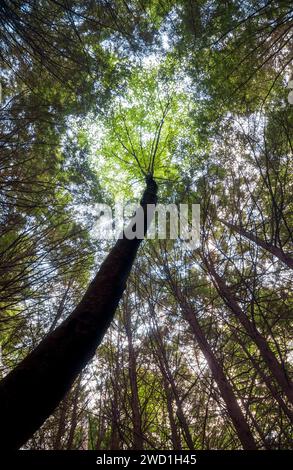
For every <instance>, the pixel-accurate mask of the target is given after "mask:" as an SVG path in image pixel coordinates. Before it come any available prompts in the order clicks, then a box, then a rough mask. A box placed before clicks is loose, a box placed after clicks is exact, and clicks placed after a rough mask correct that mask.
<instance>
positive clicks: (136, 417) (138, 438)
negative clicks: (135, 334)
mask: <svg viewBox="0 0 293 470" xmlns="http://www.w3.org/2000/svg"><path fill="white" fill-rule="evenodd" d="M123 313H124V322H125V331H126V336H127V340H128V355H129V358H128V360H129V381H130V388H131V410H132V420H133V449H134V450H143V436H142V425H141V413H140V404H139V396H138V387H137V373H136V370H137V363H136V355H135V350H134V347H133V339H132V325H131V313H130V311H129V306H128V305H126V306H125V308H124V309H123Z"/></svg>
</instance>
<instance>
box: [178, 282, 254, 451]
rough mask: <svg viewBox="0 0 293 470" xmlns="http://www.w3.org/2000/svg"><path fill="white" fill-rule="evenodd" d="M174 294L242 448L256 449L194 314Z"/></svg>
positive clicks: (233, 395) (246, 424) (180, 296)
mask: <svg viewBox="0 0 293 470" xmlns="http://www.w3.org/2000/svg"><path fill="white" fill-rule="evenodd" d="M174 294H175V296H176V298H177V299H178V300H179V304H180V307H181V309H182V313H183V316H184V318H185V319H186V320H187V322H188V323H189V325H190V327H191V330H192V332H193V334H194V336H195V339H196V341H197V343H198V345H199V347H200V349H201V351H202V353H203V355H204V357H205V359H206V361H207V362H208V365H209V367H210V370H211V372H212V375H213V378H214V380H215V382H216V383H217V385H218V388H219V390H220V393H221V396H222V398H223V400H224V402H225V404H226V407H227V411H228V414H229V416H230V418H231V421H232V423H233V425H234V428H235V431H236V433H237V435H238V438H239V440H240V442H241V444H242V446H243V448H244V449H246V450H252V449H257V445H256V443H255V440H254V437H253V434H252V432H251V430H250V428H249V426H248V423H247V421H246V419H245V417H244V415H243V413H242V410H241V408H240V406H239V404H238V402H237V399H236V397H235V394H234V391H233V389H232V386H231V384H230V383H229V381H228V379H227V377H226V375H225V373H224V371H223V368H222V366H221V364H220V363H219V361H218V359H217V358H216V356H215V355H214V353H213V351H212V348H211V347H210V345H209V342H208V341H207V339H206V336H205V334H204V332H203V330H202V328H201V326H200V324H199V321H198V320H197V318H196V315H195V312H194V311H193V309H192V307H190V305H189V304H188V303H187V302H186V301H185V299H184V298H183V296H182V295H181V293H180V292H178V290H176V291H175V292H174Z"/></svg>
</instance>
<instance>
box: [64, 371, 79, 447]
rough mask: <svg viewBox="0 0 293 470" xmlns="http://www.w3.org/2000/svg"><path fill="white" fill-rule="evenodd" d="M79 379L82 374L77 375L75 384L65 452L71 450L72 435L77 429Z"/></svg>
mask: <svg viewBox="0 0 293 470" xmlns="http://www.w3.org/2000/svg"><path fill="white" fill-rule="evenodd" d="M81 377H82V374H80V375H79V377H78V380H77V384H76V386H75V390H74V396H73V406H72V413H71V418H70V429H69V436H68V439H67V445H66V449H67V450H71V449H72V447H73V442H74V435H75V430H76V427H77V421H78V398H79V394H80V387H81Z"/></svg>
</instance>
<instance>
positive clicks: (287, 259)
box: [219, 219, 293, 269]
mask: <svg viewBox="0 0 293 470" xmlns="http://www.w3.org/2000/svg"><path fill="white" fill-rule="evenodd" d="M219 220H220V222H222V223H223V224H224V225H226V227H229V228H230V229H231V230H233V231H234V232H237V233H239V234H240V235H242V236H243V237H245V238H248V239H249V240H251V241H252V242H254V243H256V244H257V245H258V246H260V247H261V248H263V249H264V250H267V251H269V252H270V253H271V254H272V255H274V256H276V257H277V258H279V260H280V261H282V262H283V263H285V264H286V265H287V266H288V267H289V268H291V269H293V258H292V257H291V256H289V255H288V254H286V253H284V252H283V250H281V248H278V247H277V246H274V245H273V244H272V243H268V242H265V241H264V240H262V239H261V238H259V237H258V236H257V235H254V234H253V233H251V232H249V231H247V230H245V229H244V228H243V227H242V226H241V225H235V224H231V223H230V222H226V221H225V220H223V219H219Z"/></svg>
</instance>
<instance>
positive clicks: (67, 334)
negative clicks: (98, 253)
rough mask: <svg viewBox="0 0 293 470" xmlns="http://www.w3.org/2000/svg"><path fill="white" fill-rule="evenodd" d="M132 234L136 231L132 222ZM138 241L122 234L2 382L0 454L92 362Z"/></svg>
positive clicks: (150, 197) (20, 439)
mask: <svg viewBox="0 0 293 470" xmlns="http://www.w3.org/2000/svg"><path fill="white" fill-rule="evenodd" d="M146 180H147V187H146V189H145V191H144V194H143V197H142V200H141V206H142V209H143V220H144V233H145V232H146V229H147V212H148V211H147V205H148V204H152V205H155V204H156V202H157V196H156V193H157V185H156V183H155V181H154V180H153V179H152V177H150V176H149V177H147V179H146ZM153 207H154V206H153ZM148 222H150V221H149V220H148ZM131 228H132V229H134V230H135V229H136V228H137V227H136V222H135V220H134V221H132V222H131V224H130V226H129V227H128V230H130V231H131ZM141 241H142V240H141V239H140V238H138V237H134V238H133V239H129V238H126V237H125V234H124V235H123V237H122V238H121V239H118V240H117V242H116V244H115V245H114V247H113V248H112V250H111V251H110V253H109V254H108V256H107V257H106V259H105V260H104V262H103V263H102V265H101V267H100V270H99V271H98V273H97V275H96V276H95V278H94V279H93V281H92V282H91V283H90V285H89V287H88V289H87V291H86V293H85V295H84V296H83V298H82V300H81V302H80V303H79V304H78V305H77V307H76V308H75V309H74V311H73V312H72V313H71V315H70V316H69V317H68V318H67V319H66V320H65V321H64V322H63V323H61V325H60V326H59V327H58V328H56V330H54V331H53V332H51V333H50V334H48V335H47V336H46V337H45V338H44V339H43V341H42V342H41V343H40V344H39V346H37V348H36V349H35V350H33V351H32V352H31V353H30V354H29V355H28V356H27V357H26V358H25V359H24V360H23V361H22V362H21V363H20V364H19V365H18V366H17V367H16V368H15V369H14V370H13V371H12V372H10V374H8V375H7V376H6V377H5V378H4V379H3V380H2V381H1V383H0V416H1V431H0V443H1V446H2V447H3V448H4V449H17V448H19V447H20V446H22V445H23V444H24V443H25V442H26V441H27V440H28V439H29V438H30V437H31V436H32V435H33V433H34V432H35V431H36V430H37V429H38V428H39V427H40V426H41V425H42V423H43V422H44V421H45V420H46V418H48V416H49V415H50V414H51V413H52V412H53V411H54V409H55V408H56V406H57V405H58V403H59V402H60V401H61V400H62V398H63V397H64V396H65V394H66V392H68V390H69V389H70V387H71V385H72V383H73V382H74V380H75V379H76V377H77V376H78V374H79V373H80V372H81V371H82V369H83V368H84V366H85V365H86V364H87V363H88V362H89V361H90V359H91V358H92V357H93V356H94V354H95V351H96V348H97V346H98V345H99V344H100V342H101V340H102V339H103V336H104V334H105V332H106V331H107V329H108V327H109V325H110V323H111V321H112V319H113V317H114V314H115V310H116V308H117V305H118V303H119V301H120V299H121V297H122V294H123V291H124V289H125V286H126V281H127V278H128V276H129V273H130V270H131V268H132V265H133V262H134V260H135V257H136V253H137V250H138V247H139V245H140V243H141Z"/></svg>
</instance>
